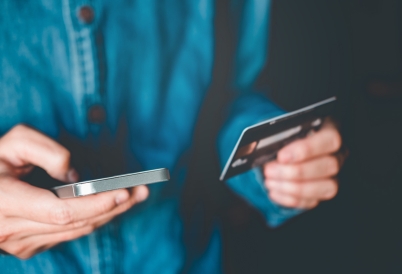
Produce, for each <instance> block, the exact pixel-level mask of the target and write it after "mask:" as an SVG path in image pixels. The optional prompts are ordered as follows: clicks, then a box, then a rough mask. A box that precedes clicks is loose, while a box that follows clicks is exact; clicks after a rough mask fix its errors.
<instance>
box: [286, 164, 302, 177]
mask: <svg viewBox="0 0 402 274" xmlns="http://www.w3.org/2000/svg"><path fill="white" fill-rule="evenodd" d="M290 170H291V171H290V176H289V177H290V179H299V178H303V175H304V170H303V167H302V166H301V165H296V166H293V167H292V168H291V169H290Z"/></svg>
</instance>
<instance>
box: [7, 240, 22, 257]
mask: <svg viewBox="0 0 402 274" xmlns="http://www.w3.org/2000/svg"><path fill="white" fill-rule="evenodd" d="M25 249H26V247H25V245H23V244H22V243H16V244H13V245H11V246H10V247H9V248H8V249H6V250H5V251H7V252H8V253H10V254H12V255H14V256H16V257H18V258H21V259H24V258H22V256H23V251H24V250H25Z"/></svg>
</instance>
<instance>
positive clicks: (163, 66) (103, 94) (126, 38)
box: [0, 0, 298, 273]
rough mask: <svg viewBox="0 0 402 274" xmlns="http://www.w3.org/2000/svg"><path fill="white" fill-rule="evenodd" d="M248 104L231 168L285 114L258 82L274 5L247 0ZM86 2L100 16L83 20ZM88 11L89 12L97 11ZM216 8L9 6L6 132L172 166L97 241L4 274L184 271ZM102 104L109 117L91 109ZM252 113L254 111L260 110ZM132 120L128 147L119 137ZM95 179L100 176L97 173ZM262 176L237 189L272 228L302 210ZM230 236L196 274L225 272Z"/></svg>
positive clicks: (3, 261)
mask: <svg viewBox="0 0 402 274" xmlns="http://www.w3.org/2000/svg"><path fill="white" fill-rule="evenodd" d="M239 3H240V4H238V5H235V6H234V7H236V8H237V9H238V13H239V14H241V16H239V17H238V18H239V20H240V21H239V43H238V45H237V48H236V61H235V64H236V77H235V79H236V81H235V82H234V83H233V87H234V88H233V91H234V92H236V93H237V94H238V95H239V100H238V101H237V102H235V103H233V105H232V106H231V109H232V113H233V115H231V117H230V118H229V119H228V122H227V124H226V126H225V127H224V129H223V130H222V133H221V139H220V145H219V147H220V150H221V156H222V161H225V160H226V158H227V156H228V154H229V153H230V150H231V149H232V147H233V146H234V143H235V141H236V139H237V138H238V136H239V134H240V132H241V130H242V128H243V127H244V126H247V125H249V124H252V123H255V122H257V121H259V120H261V119H263V118H267V117H270V116H273V115H276V114H279V113H281V111H280V110H279V109H278V108H276V107H275V106H274V105H273V104H271V103H270V102H269V101H268V100H267V99H266V98H264V97H262V96H260V95H257V93H256V91H254V90H253V83H254V81H255V79H256V77H257V75H258V73H259V72H260V70H261V69H262V66H263V65H264V63H265V62H266V48H267V33H268V22H269V0H261V1H258V0H247V1H239ZM83 6H90V7H91V8H92V10H93V14H91V13H89V17H88V13H87V14H86V16H85V14H84V15H83V14H82V12H81V13H80V10H81V8H82V7H83ZM87 11H88V10H87ZM213 17H214V3H213V1H212V0H184V1H160V0H147V1H139V0H137V1H128V0H113V1H112V0H99V1H95V0H36V1H22V0H2V1H1V2H0V64H1V66H0V136H1V135H3V134H5V133H6V132H7V131H8V130H10V129H11V128H12V127H13V126H14V125H16V124H19V123H25V124H28V125H30V126H32V127H33V128H35V129H37V130H39V131H41V132H43V133H45V134H47V135H49V136H51V137H52V138H54V139H55V140H58V141H61V135H62V133H63V132H68V134H69V135H70V136H73V137H74V138H75V139H76V140H78V141H77V142H78V143H80V144H81V145H82V146H83V147H91V148H92V149H94V150H96V149H98V148H100V147H101V146H102V145H103V144H115V143H119V145H120V146H123V147H124V148H125V149H124V150H123V151H124V153H122V155H121V156H122V158H123V159H124V163H125V164H124V165H123V166H124V170H122V171H123V172H134V171H140V170H146V169H153V168H160V167H166V168H169V169H170V171H171V174H172V179H171V181H170V182H169V183H161V184H156V185H152V186H150V193H151V194H150V198H149V199H148V201H146V202H145V203H144V204H142V205H139V206H136V207H134V208H133V209H131V210H129V211H128V212H127V213H125V214H123V215H121V216H119V217H118V218H116V219H115V220H113V221H112V222H110V223H109V224H107V225H105V226H104V227H102V228H100V229H98V230H97V231H95V232H94V233H92V234H90V235H88V236H86V237H83V238H80V239H77V240H74V241H70V242H66V243H63V244H60V245H58V246H56V247H54V248H52V249H51V250H48V251H45V252H43V253H40V254H38V255H36V256H34V257H32V258H31V259H29V260H19V259H17V258H14V257H11V256H3V255H0V266H1V273H132V272H135V273H177V272H179V271H180V269H181V268H182V267H183V265H184V263H185V258H186V256H185V246H184V244H183V241H182V237H181V234H182V229H183V227H182V220H181V219H180V216H179V211H178V204H179V196H180V195H179V194H180V191H181V189H182V185H183V181H184V179H183V178H184V177H185V176H184V174H185V172H186V168H187V164H186V161H183V158H184V157H185V155H186V153H187V152H188V151H189V149H190V147H191V141H192V134H193V130H194V126H195V121H196V119H197V115H198V112H199V110H200V107H201V103H202V101H203V98H204V96H205V93H206V91H207V90H208V87H209V85H210V82H211V75H212V63H213V56H214V47H213V45H214V41H213V32H214V29H213ZM94 106H97V107H98V108H101V109H103V110H104V113H106V116H105V121H104V122H102V123H94V122H93V121H91V119H88V112H90V111H91V109H92V108H93V107H94ZM250 106H253V107H250ZM122 120H123V121H125V124H126V126H127V129H128V133H127V136H126V138H124V141H121V140H120V139H117V137H116V136H117V134H116V132H117V131H118V128H119V126H120V123H121V121H122ZM83 176H84V177H88V178H90V177H93V176H94V175H93V174H91V170H89V171H88V172H87V173H84V175H83ZM261 183H262V177H261V174H258V171H252V172H249V173H247V174H245V175H242V176H239V177H236V178H234V179H233V180H231V181H230V182H229V185H230V186H231V187H232V188H233V189H234V190H235V191H236V192H237V193H238V194H239V195H242V196H243V197H245V199H247V200H248V201H249V202H250V203H251V204H252V205H254V206H255V207H256V208H257V209H259V210H260V211H261V212H262V213H263V214H264V216H266V218H267V222H268V223H269V224H271V225H273V226H276V225H279V224H281V223H282V222H283V221H284V220H286V219H287V218H289V217H291V216H293V215H294V214H297V213H298V212H297V211H292V210H288V209H283V208H281V207H278V206H276V205H275V204H273V203H272V202H270V200H269V199H268V198H267V193H266V191H265V189H264V188H263V187H262V184H261ZM219 238H220V236H219V229H217V230H216V232H215V233H214V234H213V236H212V238H211V240H210V244H209V245H208V247H207V248H206V250H205V252H204V255H203V256H202V257H201V258H198V259H197V260H196V262H195V263H194V266H193V268H192V269H194V272H195V273H197V272H199V273H219V272H221V271H222V269H221V262H220V239H219Z"/></svg>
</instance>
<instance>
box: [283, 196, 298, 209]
mask: <svg viewBox="0 0 402 274" xmlns="http://www.w3.org/2000/svg"><path fill="white" fill-rule="evenodd" d="M286 206H288V207H293V208H296V207H299V206H300V200H299V199H296V198H293V197H292V198H289V200H288V202H287V205H286Z"/></svg>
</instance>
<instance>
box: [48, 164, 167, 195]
mask: <svg viewBox="0 0 402 274" xmlns="http://www.w3.org/2000/svg"><path fill="white" fill-rule="evenodd" d="M169 179H170V174H169V170H168V169H166V168H160V169H154V170H147V171H142V172H136V173H130V174H123V175H118V176H113V177H108V178H101V179H96V180H90V181H84V182H78V183H75V184H68V185H62V186H57V187H54V188H52V191H53V192H54V193H55V194H56V195H57V196H58V197H59V198H73V197H79V196H86V195H90V194H95V193H99V192H104V191H109V190H114V189H120V188H129V187H134V186H139V185H147V184H153V183H158V182H164V181H168V180H169Z"/></svg>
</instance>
